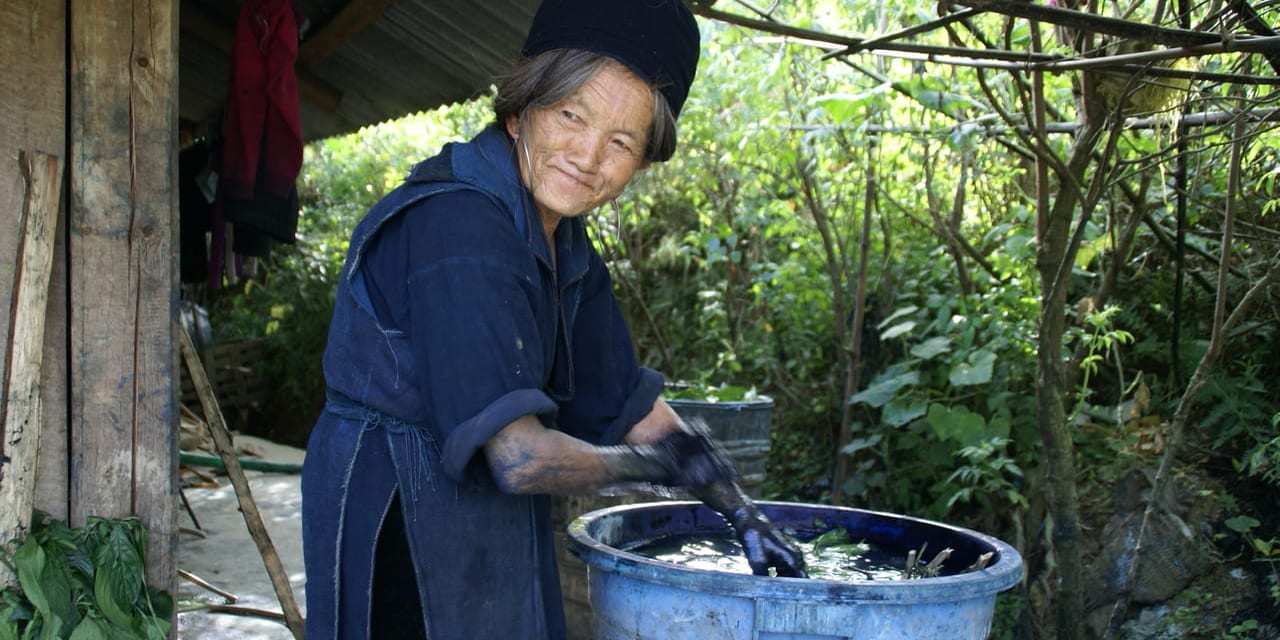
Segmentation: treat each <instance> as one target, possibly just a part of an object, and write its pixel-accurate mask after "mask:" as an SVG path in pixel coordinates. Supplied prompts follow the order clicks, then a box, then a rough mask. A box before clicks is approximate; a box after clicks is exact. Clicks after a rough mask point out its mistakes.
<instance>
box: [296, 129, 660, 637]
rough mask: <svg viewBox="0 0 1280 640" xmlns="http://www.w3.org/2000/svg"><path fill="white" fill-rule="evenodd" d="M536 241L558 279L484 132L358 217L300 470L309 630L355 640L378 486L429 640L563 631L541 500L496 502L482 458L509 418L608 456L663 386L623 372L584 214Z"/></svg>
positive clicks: (623, 358)
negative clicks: (394, 505)
mask: <svg viewBox="0 0 1280 640" xmlns="http://www.w3.org/2000/svg"><path fill="white" fill-rule="evenodd" d="M553 240H554V248H555V250H556V251H557V260H556V262H555V264H556V265H558V268H553V266H552V261H551V259H550V254H549V251H548V243H547V242H546V240H545V239H544V233H543V227H542V224H541V222H540V221H539V218H538V215H537V211H536V209H535V207H534V205H533V203H532V201H531V200H530V198H529V196H528V193H527V191H526V190H525V189H524V187H523V186H522V184H521V182H520V180H519V176H518V173H517V163H516V161H515V156H514V155H513V147H512V144H511V141H510V139H509V137H508V136H507V135H506V133H505V132H503V131H502V130H501V129H500V128H498V127H496V126H491V127H489V128H488V129H486V130H485V131H484V132H482V133H481V134H480V135H479V136H477V137H476V138H475V139H473V140H471V141H470V142H467V143H459V144H451V145H448V146H446V147H445V148H444V149H443V150H442V151H441V152H440V154H439V155H437V156H435V157H433V158H431V159H429V160H426V161H424V162H422V163H419V164H418V165H417V166H415V167H414V169H413V170H412V172H411V174H410V175H409V177H408V178H407V180H406V181H405V183H404V184H403V185H401V186H400V187H398V188H397V189H396V190H394V191H393V192H392V193H390V194H388V195H387V196H386V197H385V198H383V199H382V201H380V202H379V203H378V204H377V205H376V206H375V207H374V208H373V209H372V210H371V211H370V213H369V214H368V215H367V216H366V217H365V218H364V219H363V220H361V222H360V223H359V224H358V225H357V227H356V229H355V231H354V233H353V235H352V239H351V244H350V246H349V248H348V253H347V262H346V265H345V267H344V270H343V274H342V277H341V282H340V284H339V288H338V292H337V299H336V301H335V308H334V317H333V322H332V323H331V326H330V334H329V342H328V346H327V348H326V351H325V355H324V371H325V380H326V384H327V386H328V396H329V401H328V403H327V405H326V411H325V412H324V415H323V416H322V417H321V419H320V420H319V422H318V423H317V425H316V428H315V430H314V431H313V433H312V436H311V442H310V444H309V445H308V450H307V459H306V463H305V465H304V474H303V476H304V477H303V511H304V554H305V556H306V560H307V580H308V583H307V622H308V627H307V635H308V637H309V638H312V639H313V640H315V639H322V638H331V637H335V634H338V633H340V634H341V635H340V636H338V637H342V638H344V639H346V638H359V637H364V635H362V634H361V631H360V630H361V628H364V629H367V617H368V609H367V606H368V603H367V602H364V603H360V602H359V600H360V597H359V596H360V594H363V593H365V591H362V589H367V584H368V583H369V580H370V575H369V574H370V573H371V570H372V561H371V559H372V554H373V547H374V541H375V540H376V535H377V527H378V524H379V523H380V522H381V518H382V517H383V516H384V514H385V508H386V505H388V504H390V497H391V495H393V494H394V493H396V492H399V495H400V496H401V504H402V506H403V510H404V520H405V522H406V529H407V533H408V538H409V545H410V549H411V550H412V553H413V558H412V561H413V563H414V566H415V570H416V573H417V575H418V587H419V591H420V593H421V595H422V600H423V606H424V615H425V618H426V622H427V625H428V635H429V637H430V638H431V639H432V640H450V639H452V638H457V639H467V640H472V639H474V638H513V639H519V638H528V639H530V640H534V639H537V640H541V639H544V638H553V639H554V638H562V637H563V636H564V634H565V631H564V617H563V611H562V609H561V599H560V591H559V580H558V575H557V570H556V562H555V555H554V543H553V537H552V530H551V522H550V500H549V498H548V497H546V496H516V495H507V494H503V493H501V492H500V491H498V490H497V488H496V485H495V483H494V481H493V479H492V477H491V475H490V473H489V469H488V467H487V463H486V461H485V458H484V455H483V450H482V447H483V445H484V443H485V441H486V440H488V439H489V438H490V437H491V436H493V435H494V434H496V433H497V432H498V431H500V430H501V429H502V428H504V427H505V426H506V425H508V424H510V423H511V422H512V421H514V420H515V419H517V418H519V417H521V416H525V415H536V416H538V417H539V418H540V419H541V421H542V423H543V424H544V425H546V426H547V427H550V428H557V429H560V430H562V431H564V432H566V433H568V434H570V435H573V436H575V437H578V438H581V439H583V440H586V441H588V442H591V443H593V444H616V443H618V442H621V441H622V438H623V436H624V435H625V434H626V432H627V431H628V430H629V429H630V428H631V427H632V426H633V425H635V423H636V422H638V421H639V420H640V419H641V418H643V417H644V416H645V415H646V414H647V413H648V412H649V411H650V409H651V408H652V405H653V402H654V400H655V399H656V398H657V397H658V396H659V395H660V394H661V392H662V388H663V380H662V377H661V375H659V374H658V373H656V372H654V371H652V370H649V369H645V368H643V367H640V366H638V364H637V362H636V359H635V355H634V349H633V346H632V343H631V337H630V333H629V331H628V329H627V326H626V323H625V321H624V320H623V317H622V315H621V312H620V310H619V308H618V305H617V301H616V300H615V298H614V296H613V293H612V288H611V282H610V277H609V273H608V271H607V269H606V268H605V265H604V262H603V261H602V260H601V258H600V256H599V254H598V253H597V252H596V251H595V249H594V248H593V247H592V246H591V243H590V241H589V239H588V237H587V233H586V228H585V225H584V224H583V221H582V220H581V219H580V218H565V219H564V220H562V222H561V224H560V225H559V227H558V229H557V230H556V234H555V238H554V239H553ZM326 566H328V567H329V568H326ZM339 593H341V594H342V595H341V597H339V595H338V594H339ZM353 594H354V596H353Z"/></svg>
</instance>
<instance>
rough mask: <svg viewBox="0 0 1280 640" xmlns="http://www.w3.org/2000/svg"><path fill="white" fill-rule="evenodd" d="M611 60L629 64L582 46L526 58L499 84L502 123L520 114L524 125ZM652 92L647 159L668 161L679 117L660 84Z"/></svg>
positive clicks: (497, 109)
mask: <svg viewBox="0 0 1280 640" xmlns="http://www.w3.org/2000/svg"><path fill="white" fill-rule="evenodd" d="M607 64H616V65H619V66H621V67H622V68H624V69H625V68H626V66H625V65H623V64H622V63H621V62H618V61H616V60H614V59H613V58H610V57H608V56H604V55H601V54H598V53H594V52H591V51H583V50H581V49H552V50H550V51H547V52H545V53H541V54H538V55H536V56H534V57H532V58H525V59H523V60H521V61H520V64H519V65H517V66H516V68H515V70H514V71H512V72H511V74H510V75H508V76H506V77H505V78H503V79H502V82H501V84H499V85H498V94H497V95H496V96H494V98H493V114H494V116H495V117H496V118H497V122H498V123H499V124H500V125H501V124H503V123H505V122H506V121H507V119H508V118H509V117H511V116H516V118H517V119H518V120H519V122H520V124H521V126H522V127H523V125H524V123H525V122H526V121H527V118H528V115H529V110H531V109H545V108H548V107H551V106H553V105H555V104H556V103H558V102H560V101H561V100H564V99H565V98H568V97H569V96H570V95H572V94H573V92H575V91H577V90H578V89H579V88H581V87H582V86H583V85H585V84H586V83H587V82H589V81H590V80H591V79H592V78H594V77H595V75H596V73H598V72H599V71H600V69H601V68H602V67H603V66H604V65H607ZM650 93H651V94H652V95H653V122H652V124H651V125H650V126H649V142H648V144H647V145H646V147H645V150H644V159H645V160H646V161H649V162H666V161H667V160H669V159H670V158H671V154H672V153H674V152H675V150H676V118H675V114H674V113H672V111H671V107H670V105H668V104H667V99H666V97H665V96H664V95H663V94H662V92H661V91H659V90H658V88H657V87H652V86H651V87H650ZM504 130H505V129H504Z"/></svg>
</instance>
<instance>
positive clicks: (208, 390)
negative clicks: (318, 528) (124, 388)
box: [173, 323, 305, 640]
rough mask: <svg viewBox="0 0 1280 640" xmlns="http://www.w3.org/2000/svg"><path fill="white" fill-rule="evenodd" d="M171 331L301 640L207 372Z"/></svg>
mask: <svg viewBox="0 0 1280 640" xmlns="http://www.w3.org/2000/svg"><path fill="white" fill-rule="evenodd" d="M173 331H174V333H176V334H177V335H178V343H179V345H180V346H181V348H182V358H183V360H184V361H185V362H186V363H187V371H189V372H190V373H191V383H192V385H193V386H194V387H195V389H196V394H197V395H199V396H200V406H201V407H202V408H203V409H204V417H205V420H206V421H207V422H208V424H209V433H210V434H211V435H212V436H213V443H214V445H215V447H216V448H217V449H218V455H219V456H221V457H222V463H223V464H224V465H225V466H226V468H227V477H229V478H231V486H232V487H233V488H235V491H236V499H237V500H238V501H239V502H240V512H241V513H242V514H244V523H245V524H246V525H248V527H249V533H250V534H251V535H252V536H253V541H254V542H255V543H257V545H258V553H259V554H261V555H262V561H263V564H265V565H266V568H267V574H268V575H270V576H271V586H272V587H274V588H275V590H276V597H277V598H279V599H280V608H281V610H282V611H283V612H284V619H285V625H286V626H287V627H289V631H291V632H293V637H294V638H297V639H298V640H303V638H304V637H305V631H304V630H303V619H302V614H301V612H300V611H299V610H298V603H297V602H296V601H295V600H294V598H293V588H292V587H290V586H289V576H288V574H287V573H285V570H284V565H283V564H282V563H281V562H280V555H279V554H277V553H276V548H275V545H273V544H272V543H271V536H270V534H268V533H267V527H266V525H264V524H263V523H262V514H261V513H260V512H259V511H258V505H257V504H256V503H254V501H253V494H252V492H251V491H250V490H249V480H248V479H247V478H246V477H245V475H244V469H242V468H241V467H240V459H239V458H237V457H236V451H235V447H234V446H233V445H232V444H231V434H230V433H229V432H228V431H227V423H226V421H225V420H224V419H223V417H222V410H221V409H219V408H218V399H217V398H216V397H214V394H213V385H212V384H210V383H209V375H208V374H207V373H206V372H205V370H204V365H203V364H201V362H200V356H199V354H197V353H196V347H195V345H194V344H193V343H192V342H191V336H190V335H188V334H187V330H186V328H184V327H183V326H182V325H181V324H178V323H174V328H173Z"/></svg>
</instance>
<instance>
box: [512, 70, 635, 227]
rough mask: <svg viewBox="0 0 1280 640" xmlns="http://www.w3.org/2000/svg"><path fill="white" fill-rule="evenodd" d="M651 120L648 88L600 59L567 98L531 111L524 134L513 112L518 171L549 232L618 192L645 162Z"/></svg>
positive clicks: (630, 75) (625, 72) (633, 76)
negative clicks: (601, 63) (597, 67)
mask: <svg viewBox="0 0 1280 640" xmlns="http://www.w3.org/2000/svg"><path fill="white" fill-rule="evenodd" d="M652 118H653V94H652V92H651V90H650V88H649V86H648V85H647V84H646V83H645V82H644V81H643V80H641V79H640V78H639V77H638V76H636V75H635V74H633V73H631V71H629V70H628V69H626V68H625V67H623V66H622V65H620V64H607V65H604V66H603V67H601V70H600V71H599V73H597V74H596V76H595V77H594V78H592V79H591V81H589V82H587V83H586V84H584V85H583V86H582V87H581V88H579V89H578V90H577V91H576V92H574V93H573V94H572V95H570V96H569V97H568V98H565V99H564V100H562V101H561V102H559V103H557V104H555V105H552V106H551V107H548V108H545V109H532V110H530V112H529V117H528V119H527V124H526V127H525V130H524V131H523V132H522V131H520V127H519V121H518V120H517V119H516V118H515V117H512V118H510V119H508V121H507V132H508V133H510V134H511V137H512V138H513V139H515V140H516V146H517V153H516V155H517V156H518V157H519V159H520V175H521V176H523V178H524V183H525V187H527V188H528V189H529V192H530V193H532V194H533V201H534V203H535V204H536V205H537V207H538V213H539V214H540V215H541V217H542V222H543V224H544V225H546V227H547V228H548V229H554V228H555V225H556V223H558V222H559V220H560V219H561V218H564V217H573V216H577V215H581V214H583V213H586V212H587V211H591V210H592V209H595V208H596V207H598V206H600V205H601V204H603V203H605V202H606V201H608V200H612V199H614V198H615V197H617V196H618V194H619V193H622V189H623V187H625V186H626V185H627V182H628V181H629V180H631V176H633V175H635V173H636V171H638V170H640V169H641V168H643V167H644V166H645V164H646V163H645V160H644V151H645V145H646V144H647V143H648V134H649V127H650V123H651V120H652Z"/></svg>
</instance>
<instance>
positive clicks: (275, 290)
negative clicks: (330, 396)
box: [210, 101, 488, 445]
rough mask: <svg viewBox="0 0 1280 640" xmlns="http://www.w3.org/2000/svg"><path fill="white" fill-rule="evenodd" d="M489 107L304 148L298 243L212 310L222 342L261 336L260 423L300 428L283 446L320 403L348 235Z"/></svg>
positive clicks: (300, 437) (297, 439) (299, 437)
mask: <svg viewBox="0 0 1280 640" xmlns="http://www.w3.org/2000/svg"><path fill="white" fill-rule="evenodd" d="M486 106H487V105H485V104H484V103H483V102H481V101H477V102H474V103H470V104H468V105H465V106H463V107H459V108H457V109H451V110H441V111H439V112H436V113H425V114H418V115H416V116H410V117H407V118H405V119H403V120H401V121H398V122H396V123H393V124H388V125H385V126H379V127H368V128H365V129H362V130H361V131H360V132H358V133H356V134H352V135H349V136H342V137H337V138H330V139H327V140H323V141H320V142H317V143H315V144H312V145H309V146H308V147H307V148H306V157H305V161H304V168H303V174H302V176H301V177H300V180H299V201H300V204H301V215H300V218H299V223H298V241H297V243H296V244H295V245H292V246H287V245H282V246H278V247H276V248H275V249H274V250H273V252H272V255H271V256H270V257H268V258H266V259H265V260H264V261H263V263H262V264H260V265H259V267H258V269H257V270H256V273H255V274H254V275H251V276H250V277H248V278H245V279H244V280H242V281H241V282H240V283H238V285H237V286H236V287H234V288H230V289H228V290H227V292H226V293H225V294H224V295H222V296H221V297H220V298H218V301H217V303H216V306H214V307H213V308H212V309H211V310H210V316H211V321H212V324H213V326H214V329H215V333H216V334H217V336H216V337H217V338H218V339H225V338H232V337H255V338H262V339H263V342H264V345H265V349H266V352H267V357H266V359H265V361H264V362H263V363H261V365H260V367H261V371H258V372H257V373H258V374H259V375H261V376H263V377H264V378H265V379H268V380H271V381H273V383H274V385H275V394H274V395H273V402H272V405H273V408H274V414H273V415H270V416H267V417H266V418H265V420H266V421H267V422H271V423H280V422H284V421H294V422H296V423H297V424H295V425H291V426H293V427H295V428H294V429H292V430H290V431H287V432H286V433H285V434H283V435H278V436H277V438H278V439H280V440H281V441H284V442H287V443H291V444H297V445H302V444H304V443H305V435H306V431H305V429H307V428H309V427H310V425H311V424H312V423H313V422H314V420H315V417H316V415H317V414H318V412H319V410H320V407H321V405H322V403H323V399H324V377H323V372H322V370H321V356H322V354H323V353H324V347H325V343H326V341H327V338H328V327H329V319H330V317H331V316H332V314H333V300H334V294H335V292H336V290H337V284H338V277H339V275H340V274H341V271H342V265H343V262H344V260H345V258H346V252H347V245H348V241H349V236H350V234H351V230H352V229H353V228H354V227H355V224H356V222H357V221H358V220H359V219H360V218H361V217H362V216H363V215H364V214H365V212H366V211H368V209H369V208H370V207H371V206H373V204H374V203H375V202H377V201H378V199H379V198H381V197H382V196H383V195H386V193H387V192H389V191H390V190H391V189H393V188H395V187H396V186H397V185H398V184H399V183H400V181H401V180H402V179H403V178H404V176H405V175H407V174H408V172H409V170H410V168H411V167H412V165H413V164H414V163H416V162H418V161H420V160H423V159H425V158H426V157H427V156H429V155H431V154H434V153H435V152H436V151H437V150H438V149H439V147H440V146H442V145H443V144H444V143H446V142H448V141H451V140H456V139H459V138H462V137H464V136H469V135H470V134H474V133H475V132H477V131H479V129H480V128H481V127H483V126H484V123H485V122H486V120H485V118H486V117H488V116H487V113H486V111H485V108H486Z"/></svg>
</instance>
